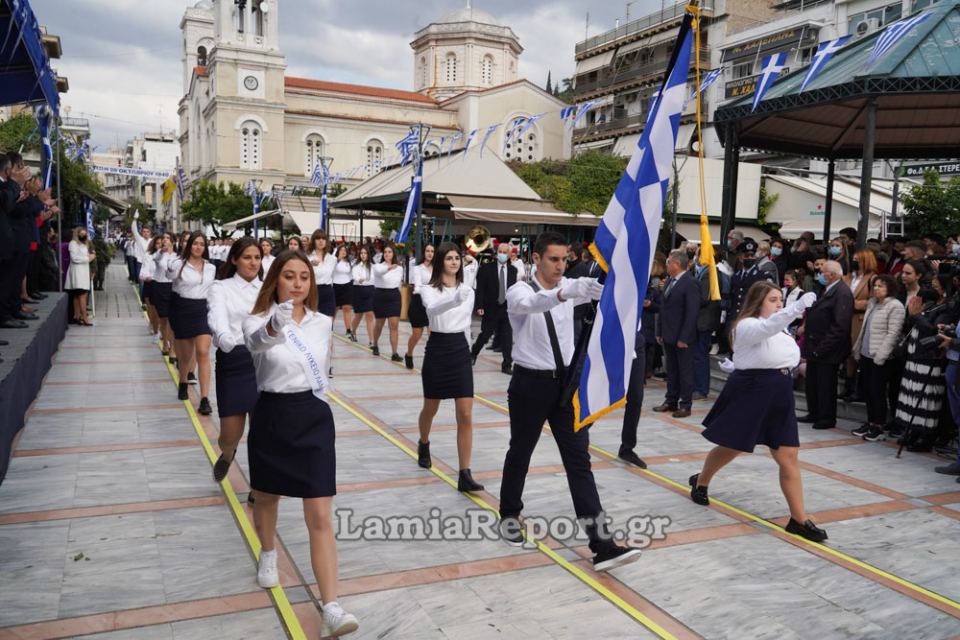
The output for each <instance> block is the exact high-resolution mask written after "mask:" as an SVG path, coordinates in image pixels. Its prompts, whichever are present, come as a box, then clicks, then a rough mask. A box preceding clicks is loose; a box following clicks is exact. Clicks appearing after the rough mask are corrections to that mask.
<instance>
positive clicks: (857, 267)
mask: <svg viewBox="0 0 960 640" xmlns="http://www.w3.org/2000/svg"><path fill="white" fill-rule="evenodd" d="M850 268H851V269H853V270H854V271H860V263H859V262H857V261H856V260H854V261H853V262H852V263H851V264H850Z"/></svg>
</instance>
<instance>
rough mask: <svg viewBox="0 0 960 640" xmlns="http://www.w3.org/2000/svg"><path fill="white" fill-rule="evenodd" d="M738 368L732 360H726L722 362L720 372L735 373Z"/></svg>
mask: <svg viewBox="0 0 960 640" xmlns="http://www.w3.org/2000/svg"><path fill="white" fill-rule="evenodd" d="M736 369H737V367H736V366H735V365H734V364H733V360H731V359H730V358H724V359H723V360H721V361H720V371H723V372H724V373H733V372H734V371H736Z"/></svg>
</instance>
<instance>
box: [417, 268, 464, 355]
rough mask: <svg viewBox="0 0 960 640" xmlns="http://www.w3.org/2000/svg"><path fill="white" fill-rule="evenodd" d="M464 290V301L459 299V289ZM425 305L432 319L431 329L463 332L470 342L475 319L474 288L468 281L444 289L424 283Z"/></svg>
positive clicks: (421, 292) (422, 293)
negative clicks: (471, 324)
mask: <svg viewBox="0 0 960 640" xmlns="http://www.w3.org/2000/svg"><path fill="white" fill-rule="evenodd" d="M459 290H463V292H464V293H463V296H464V299H463V302H458V301H457V291H459ZM420 297H421V298H422V299H423V306H424V308H425V309H426V310H427V318H429V319H430V331H436V332H438V333H461V332H462V333H463V334H464V335H465V336H466V337H467V343H469V342H470V323H471V322H472V321H473V298H474V293H473V289H471V288H470V286H469V285H467V284H466V283H464V284H461V285H459V286H457V287H444V288H443V290H440V289H437V288H436V287H432V286H430V285H429V284H424V285H423V287H422V288H421V289H420Z"/></svg>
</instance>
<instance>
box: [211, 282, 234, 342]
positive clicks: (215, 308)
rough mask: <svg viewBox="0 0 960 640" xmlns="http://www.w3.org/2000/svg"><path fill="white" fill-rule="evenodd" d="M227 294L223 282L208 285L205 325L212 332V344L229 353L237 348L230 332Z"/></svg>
mask: <svg viewBox="0 0 960 640" xmlns="http://www.w3.org/2000/svg"><path fill="white" fill-rule="evenodd" d="M228 295H229V294H228V292H227V291H226V284H225V281H224V280H217V281H216V282H214V283H213V284H212V285H210V292H209V293H208V294H207V324H209V325H210V330H211V331H212V332H213V344H214V346H216V347H217V348H218V349H221V350H222V351H224V352H226V353H229V352H231V351H233V348H234V347H235V346H237V345H236V344H234V340H235V338H234V337H233V332H232V331H231V330H230V312H229V310H228V309H227V298H228Z"/></svg>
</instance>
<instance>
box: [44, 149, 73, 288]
mask: <svg viewBox="0 0 960 640" xmlns="http://www.w3.org/2000/svg"><path fill="white" fill-rule="evenodd" d="M58 133H59V131H58ZM54 153H55V154H56V157H57V202H58V204H59V205H60V214H59V215H58V216H57V269H59V271H60V274H59V277H58V278H57V281H58V282H59V283H60V292H61V293H62V292H63V252H62V251H61V250H60V243H61V242H63V215H64V213H66V211H67V204H66V203H65V202H64V201H63V192H62V191H61V190H60V164H61V163H60V136H59V135H58V136H57V147H56V149H55V150H54ZM41 240H43V238H41Z"/></svg>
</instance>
